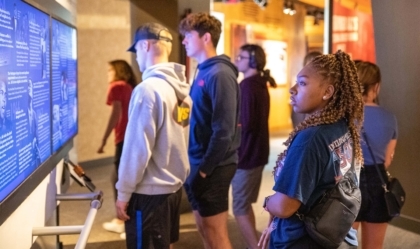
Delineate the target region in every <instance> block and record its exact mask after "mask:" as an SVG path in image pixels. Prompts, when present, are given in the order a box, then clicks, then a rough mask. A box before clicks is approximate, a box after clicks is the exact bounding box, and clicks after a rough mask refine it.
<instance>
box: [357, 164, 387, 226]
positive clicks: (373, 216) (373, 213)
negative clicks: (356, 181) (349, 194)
mask: <svg viewBox="0 0 420 249" xmlns="http://www.w3.org/2000/svg"><path fill="white" fill-rule="evenodd" d="M378 167H379V169H380V171H381V175H382V177H383V179H384V180H385V181H387V180H388V176H387V174H386V171H385V166H384V165H383V164H379V165H378ZM360 192H361V193H362V205H361V207H360V211H359V215H358V216H357V218H356V221H366V222H370V223H385V222H389V221H390V220H391V219H392V217H391V216H389V214H388V209H387V207H386V202H385V197H384V193H385V190H384V189H383V187H382V182H381V180H380V178H379V175H378V171H377V170H376V168H375V165H365V166H364V167H363V168H362V170H361V171H360Z"/></svg>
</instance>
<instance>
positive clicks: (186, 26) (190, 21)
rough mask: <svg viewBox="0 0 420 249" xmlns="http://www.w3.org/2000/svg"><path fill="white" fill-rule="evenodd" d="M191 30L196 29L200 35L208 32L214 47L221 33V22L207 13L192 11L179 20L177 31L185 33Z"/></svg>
mask: <svg viewBox="0 0 420 249" xmlns="http://www.w3.org/2000/svg"><path fill="white" fill-rule="evenodd" d="M193 30H194V31H197V33H198V35H199V36H200V37H202V36H203V35H204V34H205V33H209V34H210V36H211V41H212V43H213V45H214V47H217V44H218V43H219V39H220V34H221V33H222V23H221V22H220V21H219V20H217V19H216V17H214V16H212V15H210V14H208V13H205V12H199V13H192V14H189V15H187V17H185V18H184V19H182V20H181V22H180V23H179V32H180V33H181V34H182V35H185V33H187V32H190V31H193Z"/></svg>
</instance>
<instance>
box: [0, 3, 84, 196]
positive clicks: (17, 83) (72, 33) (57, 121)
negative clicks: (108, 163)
mask: <svg viewBox="0 0 420 249" xmlns="http://www.w3.org/2000/svg"><path fill="white" fill-rule="evenodd" d="M50 20H52V21H51V22H50ZM76 54H77V53H76V30H75V28H72V27H70V26H68V25H66V24H64V23H62V22H60V21H58V20H55V19H51V18H50V16H49V15H48V14H47V13H44V12H42V11H40V10H38V9H36V8H35V7H33V6H31V5H29V4H27V3H24V2H22V1H19V0H7V1H4V0H0V203H1V202H2V201H3V200H4V199H5V198H6V197H7V196H8V195H9V194H10V193H11V192H13V191H14V190H15V189H16V188H17V187H18V186H19V185H20V184H21V183H22V182H23V181H25V180H26V179H27V178H28V177H29V176H30V175H31V174H32V173H33V172H34V171H35V170H36V169H37V168H38V167H39V166H40V165H41V164H42V163H43V162H45V161H46V160H47V159H48V158H50V157H51V156H52V155H53V154H54V153H55V152H56V151H57V150H59V149H60V148H61V147H62V146H63V145H64V144H65V143H66V142H67V141H68V140H69V139H70V138H72V137H73V136H74V135H76V134H77V55H76Z"/></svg>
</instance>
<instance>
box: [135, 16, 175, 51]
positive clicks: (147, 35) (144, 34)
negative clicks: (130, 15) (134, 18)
mask: <svg viewBox="0 0 420 249" xmlns="http://www.w3.org/2000/svg"><path fill="white" fill-rule="evenodd" d="M163 30H166V31H167V32H168V33H169V30H168V29H167V28H166V27H165V26H163V25H161V24H159V23H155V22H148V23H145V24H143V25H141V26H140V27H138V28H137V30H136V36H135V37H134V42H133V45H131V47H130V48H128V50H127V51H129V52H133V53H135V52H136V44H137V42H138V41H141V40H146V39H152V40H164V41H168V42H172V39H171V38H169V37H166V36H161V35H160V32H162V31H163Z"/></svg>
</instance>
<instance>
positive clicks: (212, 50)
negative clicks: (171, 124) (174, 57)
mask: <svg viewBox="0 0 420 249" xmlns="http://www.w3.org/2000/svg"><path fill="white" fill-rule="evenodd" d="M179 30H180V33H181V34H182V35H184V36H185V37H184V40H183V41H182V44H184V46H185V50H186V52H187V55H188V56H189V57H191V58H194V59H195V60H197V62H198V68H197V69H198V74H197V77H196V78H195V80H194V83H193V84H192V87H191V93H190V95H191V98H192V99H193V102H194V107H193V108H192V114H191V132H190V141H189V148H188V155H189V160H190V165H191V174H190V176H189V177H188V179H187V181H186V182H185V184H184V187H185V190H186V192H187V195H188V200H189V202H190V203H191V206H192V209H193V213H194V217H195V220H196V223H197V227H198V231H199V233H200V235H201V237H202V239H203V243H204V246H205V248H222V249H230V248H232V245H231V243H230V240H229V236H228V229H227V218H228V207H229V198H228V196H229V195H228V194H229V187H230V183H231V181H232V178H233V176H234V175H235V171H236V167H237V163H238V153H237V149H238V147H239V145H240V126H239V109H240V106H239V101H240V90H239V85H238V83H237V80H236V79H237V77H238V71H237V69H236V67H235V65H233V64H232V63H231V62H230V58H229V57H227V56H226V55H217V54H216V46H217V43H218V42H219V38H220V34H221V32H222V24H221V22H220V21H219V20H217V19H216V18H215V17H214V16H211V15H209V14H208V13H193V14H189V15H188V16H187V17H186V18H184V19H183V20H182V21H181V23H180V25H179ZM222 45H223V44H222Z"/></svg>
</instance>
